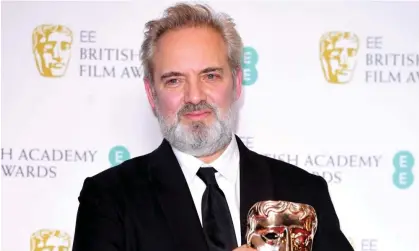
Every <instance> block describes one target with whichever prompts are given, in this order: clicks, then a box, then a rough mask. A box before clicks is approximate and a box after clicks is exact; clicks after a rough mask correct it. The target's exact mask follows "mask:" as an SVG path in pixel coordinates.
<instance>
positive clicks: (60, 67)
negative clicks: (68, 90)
mask: <svg viewBox="0 0 419 251" xmlns="http://www.w3.org/2000/svg"><path fill="white" fill-rule="evenodd" d="M72 42H73V33H72V31H71V30H70V29H69V28H67V27H65V26H63V25H50V24H44V25H40V26H38V27H36V28H35V29H34V31H33V33H32V51H33V54H34V57H35V62H36V67H37V68H38V71H39V74H41V76H44V77H62V76H64V75H65V73H66V71H67V67H68V64H69V62H70V58H71V45H72Z"/></svg>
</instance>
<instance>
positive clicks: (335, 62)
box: [320, 31, 359, 84]
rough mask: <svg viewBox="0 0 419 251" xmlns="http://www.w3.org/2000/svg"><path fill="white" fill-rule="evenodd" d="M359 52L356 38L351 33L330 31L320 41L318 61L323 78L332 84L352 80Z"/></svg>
mask: <svg viewBox="0 0 419 251" xmlns="http://www.w3.org/2000/svg"><path fill="white" fill-rule="evenodd" d="M358 50H359V39H358V36H357V35H356V34H354V33H352V32H339V31H332V32H327V33H325V34H323V36H322V37H321V39H320V61H321V66H322V69H323V74H324V77H325V78H326V80H327V82H329V83H332V84H344V83H348V82H350V81H351V80H352V76H353V74H354V70H355V66H356V57H357V54H358Z"/></svg>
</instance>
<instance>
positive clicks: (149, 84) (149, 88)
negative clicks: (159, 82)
mask: <svg viewBox="0 0 419 251" xmlns="http://www.w3.org/2000/svg"><path fill="white" fill-rule="evenodd" d="M152 84H153V83H152V82H151V81H150V79H149V78H146V77H145V78H144V87H145V91H146V93H147V98H148V102H149V103H150V105H151V108H152V109H153V110H154V109H155V107H156V104H155V102H154V101H155V100H154V90H153V86H152Z"/></svg>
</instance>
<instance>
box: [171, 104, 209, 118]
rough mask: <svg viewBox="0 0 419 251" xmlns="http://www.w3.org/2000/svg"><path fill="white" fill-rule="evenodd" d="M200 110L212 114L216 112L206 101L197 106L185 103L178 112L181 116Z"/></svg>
mask: <svg viewBox="0 0 419 251" xmlns="http://www.w3.org/2000/svg"><path fill="white" fill-rule="evenodd" d="M200 110H211V111H212V112H215V111H216V108H215V107H214V106H213V105H211V104H209V103H207V102H206V101H201V102H199V103H198V104H192V103H187V104H185V105H184V106H183V107H182V108H181V109H180V110H179V112H178V115H179V116H182V115H184V114H186V113H190V112H196V111H200Z"/></svg>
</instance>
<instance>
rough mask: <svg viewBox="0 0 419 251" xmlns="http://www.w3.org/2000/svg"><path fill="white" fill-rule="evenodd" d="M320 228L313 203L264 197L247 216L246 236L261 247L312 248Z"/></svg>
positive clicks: (271, 250)
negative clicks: (265, 198) (273, 199)
mask: <svg viewBox="0 0 419 251" xmlns="http://www.w3.org/2000/svg"><path fill="white" fill-rule="evenodd" d="M316 230H317V215H316V211H315V210H314V208H313V207H311V206H310V205H307V204H300V203H294V202H288V201H261V202H257V203H256V204H254V205H253V206H252V207H251V208H250V210H249V213H248V217H247V232H246V240H247V245H248V246H249V247H252V248H255V249H256V250H258V251H311V250H312V246H313V239H314V235H315V233H316Z"/></svg>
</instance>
